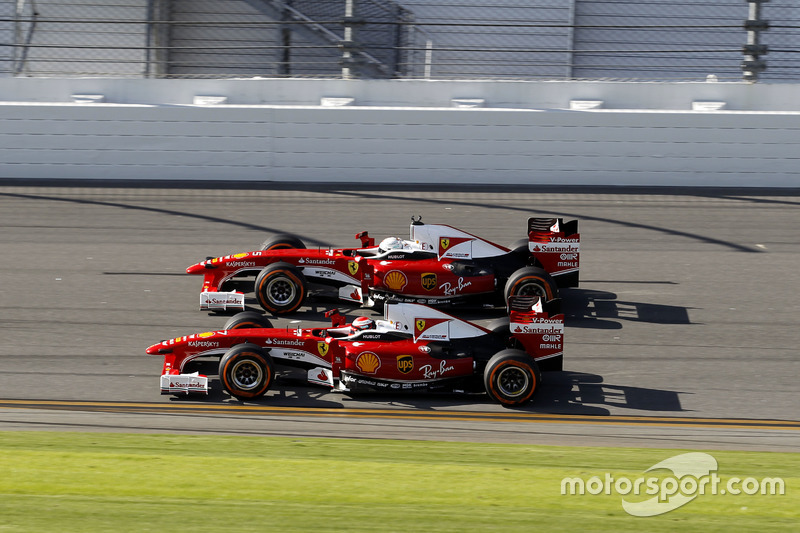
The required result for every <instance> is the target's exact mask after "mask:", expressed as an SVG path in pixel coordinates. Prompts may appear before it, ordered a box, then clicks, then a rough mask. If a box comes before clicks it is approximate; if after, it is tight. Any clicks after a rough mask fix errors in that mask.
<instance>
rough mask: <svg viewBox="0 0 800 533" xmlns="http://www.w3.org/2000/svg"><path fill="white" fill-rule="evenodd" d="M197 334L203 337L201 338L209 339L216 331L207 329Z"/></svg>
mask: <svg viewBox="0 0 800 533" xmlns="http://www.w3.org/2000/svg"><path fill="white" fill-rule="evenodd" d="M197 336H198V338H201V339H207V338H209V337H213V336H214V332H213V331H206V332H205V333H198V334H197Z"/></svg>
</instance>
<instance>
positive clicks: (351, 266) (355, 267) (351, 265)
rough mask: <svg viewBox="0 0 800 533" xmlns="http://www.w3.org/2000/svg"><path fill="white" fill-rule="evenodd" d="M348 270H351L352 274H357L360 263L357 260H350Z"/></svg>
mask: <svg viewBox="0 0 800 533" xmlns="http://www.w3.org/2000/svg"><path fill="white" fill-rule="evenodd" d="M347 270H349V271H350V275H351V276H355V275H356V272H358V263H356V262H355V261H348V262H347Z"/></svg>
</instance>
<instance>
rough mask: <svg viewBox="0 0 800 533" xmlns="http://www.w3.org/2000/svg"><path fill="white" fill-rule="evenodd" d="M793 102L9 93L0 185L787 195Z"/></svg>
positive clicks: (372, 93)
mask: <svg viewBox="0 0 800 533" xmlns="http://www.w3.org/2000/svg"><path fill="white" fill-rule="evenodd" d="M796 91H797V87H796V86H792V85H760V84H755V85H751V84H726V83H694V84H692V83H689V84H655V83H648V84H633V83H608V84H605V83H588V82H587V83H577V82H575V83H570V82H455V81H454V82H426V81H413V82H412V81H361V80H347V81H345V80H108V79H96V80H95V79H92V80H42V79H8V80H0V98H2V100H3V101H2V102H0V117H1V119H0V178H21V179H59V178H70V179H101V180H111V179H147V180H161V179H169V180H186V179H202V180H237V181H238V180H242V181H281V182H282V181H290V182H303V181H308V182H323V181H324V182H330V181H366V182H375V181H381V182H391V183H467V184H492V183H503V184H562V185H672V186H674V185H679V186H684V185H686V186H689V185H697V186H726V187H737V186H759V187H765V186H767V187H768V186H775V187H797V186H800V170H799V169H798V165H797V161H798V155H797V154H798V144H800V108H799V107H798V103H797V101H796V100H795V98H794V95H793V94H792V93H793V92H796ZM465 102H466V103H465Z"/></svg>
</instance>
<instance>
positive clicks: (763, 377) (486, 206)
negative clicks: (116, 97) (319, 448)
mask: <svg viewBox="0 0 800 533" xmlns="http://www.w3.org/2000/svg"><path fill="white" fill-rule="evenodd" d="M412 215H422V216H423V220H424V221H426V222H430V223H433V222H437V223H445V224H450V225H453V226H456V227H459V228H462V229H465V230H467V231H470V232H472V233H476V234H478V235H480V236H482V237H485V238H487V239H489V240H492V241H495V242H498V243H501V244H506V245H508V244H511V243H513V242H514V241H516V240H518V239H519V238H522V237H524V236H525V223H526V220H527V218H528V217H529V216H531V215H542V216H544V215H554V216H563V217H567V218H578V219H579V220H580V229H581V236H582V245H581V252H582V253H581V287H580V288H578V289H570V290H566V291H564V293H563V296H564V309H565V311H566V314H567V328H566V334H565V361H564V364H565V371H564V372H557V373H546V374H545V379H544V383H543V385H542V388H541V390H540V391H539V393H538V395H537V397H536V398H535V401H534V402H533V403H532V404H531V405H529V406H526V407H525V408H522V409H513V410H510V409H504V408H502V407H500V406H499V405H496V404H494V403H492V402H490V401H489V400H488V399H487V398H486V397H485V396H483V395H473V396H457V395H440V396H433V397H431V396H352V397H351V396H347V395H343V394H340V393H331V392H327V391H326V390H325V389H320V388H315V387H312V386H307V385H303V384H301V383H298V382H295V381H292V380H281V381H279V382H278V383H276V387H275V389H274V390H272V391H270V392H269V393H268V394H267V396H266V397H265V398H264V399H263V400H261V401H259V402H254V403H249V404H243V403H241V402H238V401H235V400H233V399H231V398H230V397H228V396H227V395H225V394H223V393H222V392H221V391H219V390H218V389H219V383H218V381H216V380H214V381H212V386H213V387H216V388H217V390H215V391H214V392H213V393H212V394H211V395H209V397H207V398H196V399H175V398H173V397H170V396H161V395H160V394H159V388H158V375H159V373H160V369H161V364H162V361H161V360H160V358H159V357H154V356H148V355H146V354H145V353H144V350H145V348H146V347H147V346H148V345H150V344H152V343H155V342H157V341H160V340H162V339H165V338H170V337H176V336H179V335H185V334H189V333H194V332H201V331H208V330H213V329H219V328H221V327H222V325H223V324H224V322H225V317H222V316H219V315H213V314H209V313H207V312H202V311H199V310H198V299H199V297H198V294H199V290H200V285H201V279H200V278H199V277H195V276H189V275H186V274H185V273H184V272H185V268H186V267H187V266H189V265H190V264H192V263H195V262H197V261H199V260H202V259H204V258H205V257H206V256H216V255H225V254H228V253H235V252H240V251H249V250H252V249H256V248H257V247H258V245H259V244H260V243H261V242H262V241H263V240H264V239H265V238H267V237H268V236H269V235H271V234H274V233H286V232H288V233H294V234H297V235H298V236H300V237H301V238H302V239H303V240H304V241H305V242H306V243H307V244H308V245H309V247H311V246H325V245H333V246H351V245H355V243H356V241H355V239H354V238H353V236H354V235H355V233H356V232H357V231H360V230H364V229H368V230H369V231H370V234H371V235H373V236H375V237H378V238H382V237H384V236H388V235H399V236H405V235H407V233H408V224H409V222H410V218H411V216H412ZM0 222H1V223H2V228H3V231H2V233H1V234H0V258H1V259H0V265H2V266H0V280H2V291H0V337H2V342H1V343H0V430H15V429H44V430H77V431H149V432H181V433H205V432H211V433H223V434H243V435H291V436H333V437H355V438H398V439H439V440H464V441H489V442H515V443H530V444H533V443H540V444H575V445H606V446H651V447H672V448H686V449H726V448H727V449H758V450H782V451H798V450H800V422H798V421H800V400H799V399H798V397H799V395H798V393H799V392H800V385H798V375H800V372H799V371H800V363H798V360H799V359H798V355H797V346H798V341H800V333H798V324H800V300H798V287H800V274H799V273H798V266H800V192H799V191H796V190H790V191H786V190H766V191H765V190H709V189H691V188H685V189H680V190H678V189H646V190H645V189H626V188H611V189H586V188H578V189H554V188H548V189H544V190H539V191H536V190H534V189H526V188H519V187H516V188H508V187H506V188H472V189H453V188H447V187H429V188H393V189H380V190H368V189H367V188H366V187H364V186H348V185H342V186H300V185H298V186H297V187H296V188H291V187H286V186H283V187H278V186H275V187H266V186H259V187H254V186H237V187H231V186H227V187H223V186H219V184H193V185H192V186H185V185H184V186H174V187H170V186H167V187H163V186H162V187H155V186H133V185H132V184H122V185H117V186H108V187H101V186H96V185H94V184H88V183H72V184H69V186H65V185H64V184H37V185H29V184H25V183H20V182H0ZM331 305H335V306H338V307H340V308H341V309H342V310H344V311H346V313H347V314H348V315H349V316H350V317H353V316H356V315H360V314H365V315H370V314H372V313H371V311H369V310H364V309H358V308H353V307H347V306H343V305H337V304H331V303H329V302H320V303H317V304H313V305H311V306H308V307H304V308H303V309H302V311H301V313H299V314H298V315H297V316H295V317H292V318H291V319H280V320H277V321H276V322H277V324H278V325H284V324H285V325H288V324H290V323H292V324H293V325H300V326H301V327H307V326H308V327H310V326H312V325H323V324H325V319H324V318H323V317H322V312H323V311H324V310H325V309H327V308H328V307H329V306H331ZM498 313H499V312H487V311H465V312H464V314H465V316H466V317H467V318H470V319H474V320H476V321H478V322H481V321H483V320H488V319H490V318H494V317H496V316H499V315H498ZM297 321H299V322H297Z"/></svg>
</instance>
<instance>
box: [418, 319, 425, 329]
mask: <svg viewBox="0 0 800 533" xmlns="http://www.w3.org/2000/svg"><path fill="white" fill-rule="evenodd" d="M417 331H425V321H424V320H422V319H421V318H420V319H417Z"/></svg>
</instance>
